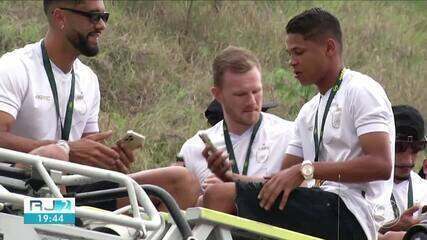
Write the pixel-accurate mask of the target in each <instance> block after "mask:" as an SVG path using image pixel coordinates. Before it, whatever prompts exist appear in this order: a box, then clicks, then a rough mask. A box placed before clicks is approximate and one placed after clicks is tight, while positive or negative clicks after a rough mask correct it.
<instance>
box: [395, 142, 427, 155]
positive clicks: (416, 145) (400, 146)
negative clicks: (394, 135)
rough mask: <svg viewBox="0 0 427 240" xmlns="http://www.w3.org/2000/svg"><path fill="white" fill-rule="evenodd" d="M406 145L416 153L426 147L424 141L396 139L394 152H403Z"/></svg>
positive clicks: (406, 147)
mask: <svg viewBox="0 0 427 240" xmlns="http://www.w3.org/2000/svg"><path fill="white" fill-rule="evenodd" d="M408 147H410V148H411V150H412V153H418V152H420V151H422V150H424V149H425V148H426V141H425V140H424V141H412V142H409V141H402V140H396V148H395V149H396V152H397V153H401V152H405V151H406V150H407V149H408Z"/></svg>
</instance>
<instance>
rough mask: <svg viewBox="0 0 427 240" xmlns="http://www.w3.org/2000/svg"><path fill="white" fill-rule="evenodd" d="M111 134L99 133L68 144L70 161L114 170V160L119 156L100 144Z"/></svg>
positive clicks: (108, 132)
mask: <svg viewBox="0 0 427 240" xmlns="http://www.w3.org/2000/svg"><path fill="white" fill-rule="evenodd" d="M111 134H112V132H111V131H107V132H100V133H95V134H91V135H89V136H87V137H83V138H82V139H80V140H77V141H74V142H69V143H68V145H69V146H70V160H71V161H72V162H75V163H79V164H84V165H89V166H94V167H100V168H104V169H109V170H116V169H117V167H116V160H118V159H119V157H120V155H119V154H118V153H117V152H116V151H114V150H113V149H111V148H109V147H107V146H105V145H104V144H102V142H103V141H104V140H105V139H107V138H109V137H110V136H111Z"/></svg>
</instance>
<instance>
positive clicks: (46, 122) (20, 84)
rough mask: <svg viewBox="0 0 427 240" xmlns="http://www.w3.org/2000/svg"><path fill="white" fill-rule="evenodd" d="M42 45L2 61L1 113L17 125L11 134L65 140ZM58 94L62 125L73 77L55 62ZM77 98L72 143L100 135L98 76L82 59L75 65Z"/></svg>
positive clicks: (19, 52) (6, 56)
mask: <svg viewBox="0 0 427 240" xmlns="http://www.w3.org/2000/svg"><path fill="white" fill-rule="evenodd" d="M40 45H41V41H39V42H37V43H33V44H29V45H26V46H25V47H24V48H21V49H17V50H14V51H12V52H9V53H6V54H4V55H3V56H2V57H1V58H0V111H3V112H6V113H9V114H10V115H12V116H13V117H14V118H15V119H16V122H15V124H14V125H13V127H12V129H11V132H12V133H13V134H15V135H18V136H22V137H26V138H31V139H36V140H57V139H60V138H61V126H60V124H59V121H58V119H57V114H56V110H55V103H54V100H53V95H52V90H51V88H50V84H49V80H48V78H47V75H46V72H45V69H44V67H43V59H42V53H41V47H40ZM51 65H52V71H53V74H54V76H55V82H56V87H57V90H58V100H59V108H60V115H61V119H62V120H61V121H62V124H63V122H64V119H65V112H66V105H67V102H68V98H69V95H70V88H71V78H72V74H71V72H69V73H64V72H62V70H61V69H59V68H58V67H57V66H56V65H55V64H54V63H53V62H52V61H51ZM73 68H74V72H75V81H76V82H75V95H74V111H73V120H72V126H71V132H70V138H69V140H71V141H72V140H77V139H80V138H81V136H82V134H83V133H89V132H98V131H99V128H98V113H99V102H100V93H99V85H98V78H97V77H96V75H95V73H94V72H93V71H92V70H91V69H90V68H89V67H88V66H86V65H84V64H83V63H82V62H80V60H79V59H76V60H75V61H74V63H73Z"/></svg>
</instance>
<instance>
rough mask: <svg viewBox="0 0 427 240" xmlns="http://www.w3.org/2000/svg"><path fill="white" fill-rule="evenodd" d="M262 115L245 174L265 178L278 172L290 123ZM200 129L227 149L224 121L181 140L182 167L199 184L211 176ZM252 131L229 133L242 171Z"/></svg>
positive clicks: (287, 139)
mask: <svg viewBox="0 0 427 240" xmlns="http://www.w3.org/2000/svg"><path fill="white" fill-rule="evenodd" d="M261 114H262V116H263V119H262V122H261V125H260V127H259V129H258V132H257V134H256V136H255V139H254V142H253V144H252V151H251V155H250V157H249V165H248V172H247V175H248V176H256V177H264V176H270V175H272V174H273V173H276V172H278V171H279V170H280V168H281V164H282V160H283V158H284V156H285V152H286V148H287V146H288V142H289V140H290V139H291V134H292V133H293V123H292V122H290V121H286V120H284V119H282V118H279V117H277V116H275V115H272V114H269V113H261ZM201 132H205V133H207V134H208V136H209V138H210V139H211V140H212V143H213V144H214V145H215V146H216V147H217V148H218V149H226V147H225V140H224V130H223V121H220V122H219V123H217V124H216V125H215V126H213V127H211V128H209V129H207V130H204V131H199V132H198V133H197V134H196V135H194V136H193V137H192V138H190V139H188V140H187V141H186V142H185V143H184V145H183V146H182V148H181V151H180V156H182V157H183V158H184V162H185V166H186V167H187V168H188V169H189V170H190V171H191V172H193V173H194V174H195V175H196V176H197V177H198V179H199V181H200V184H202V183H203V182H204V181H205V179H206V178H207V177H208V176H210V175H212V172H211V171H210V170H209V169H208V166H207V163H206V159H205V158H204V157H203V155H202V151H203V149H204V147H205V144H204V143H203V142H202V140H201V139H200V137H199V133H201ZM251 134H252V128H250V129H248V130H246V131H245V132H244V133H243V134H242V135H240V136H238V135H235V134H232V133H230V138H231V142H232V144H233V149H234V154H235V157H236V162H237V167H238V169H239V173H241V172H242V168H243V164H244V161H245V158H246V151H247V149H248V145H249V141H250V138H251Z"/></svg>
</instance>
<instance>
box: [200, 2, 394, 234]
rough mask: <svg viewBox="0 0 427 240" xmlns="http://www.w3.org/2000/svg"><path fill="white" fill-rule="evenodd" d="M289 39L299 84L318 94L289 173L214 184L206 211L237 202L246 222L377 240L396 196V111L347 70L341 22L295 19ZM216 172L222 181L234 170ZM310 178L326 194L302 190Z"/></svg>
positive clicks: (373, 85)
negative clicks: (258, 180) (263, 179)
mask: <svg viewBox="0 0 427 240" xmlns="http://www.w3.org/2000/svg"><path fill="white" fill-rule="evenodd" d="M286 32H287V37H286V47H287V50H288V53H289V55H290V60H289V63H290V65H291V67H292V68H293V70H294V73H295V78H297V79H298V80H299V82H300V83H301V84H303V85H311V84H314V85H316V87H317V89H318V90H319V94H317V95H316V96H315V97H314V98H313V99H312V100H310V101H309V102H308V103H306V104H305V105H304V106H303V107H302V109H301V110H300V112H299V114H298V117H297V118H296V120H295V124H296V126H295V133H294V139H293V140H292V141H291V142H290V143H289V147H288V148H287V150H286V149H283V151H286V153H287V154H286V156H285V158H284V160H283V170H281V171H280V172H279V173H277V174H275V175H274V176H272V178H271V179H270V180H268V181H266V182H265V183H264V184H261V183H258V184H257V183H242V182H239V183H236V184H228V185H226V186H217V185H215V186H213V187H212V188H211V189H208V190H207V192H206V193H205V197H204V200H205V201H204V203H205V206H206V207H209V208H213V209H216V210H220V211H229V208H228V206H229V205H228V204H229V203H230V202H231V203H232V202H233V199H236V200H235V202H236V207H237V213H238V215H239V216H242V217H245V218H250V219H254V220H257V221H262V222H265V223H268V224H272V225H277V226H280V227H284V228H287V229H290V230H294V231H298V232H302V233H305V234H309V235H313V236H317V237H321V238H324V239H338V238H339V239H359V240H360V239H376V238H377V232H378V229H379V226H380V224H381V223H382V221H383V220H384V216H383V215H384V210H385V205H386V204H387V202H388V201H389V198H390V195H391V190H392V171H393V168H392V166H393V162H394V157H393V151H394V138H395V131H394V120H393V114H392V110H391V104H390V102H389V100H388V98H387V96H386V94H385V92H384V90H383V89H382V87H381V86H380V85H379V84H378V83H377V82H375V81H374V80H373V79H372V78H370V77H369V76H366V75H363V74H361V73H358V72H355V71H352V70H350V69H345V68H344V67H343V60H342V40H341V38H342V37H341V27H340V24H339V21H338V19H336V17H335V16H333V15H332V14H330V13H328V12H326V11H324V10H322V9H319V8H313V9H310V10H307V11H304V12H303V13H301V14H299V15H297V16H295V17H294V18H292V19H291V20H290V21H289V22H288V24H287V26H286ZM212 170H213V172H214V173H215V174H216V175H217V176H219V177H221V176H222V175H224V171H225V172H226V173H227V171H228V170H227V171H226V170H223V169H221V170H222V171H216V170H214V169H212ZM304 179H305V180H308V181H311V180H313V179H315V180H319V181H317V183H319V185H320V188H300V187H298V186H300V185H301V183H302V182H303V180H304ZM320 180H321V181H320ZM322 182H323V183H322ZM224 185H225V184H224ZM216 186H217V187H216Z"/></svg>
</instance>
